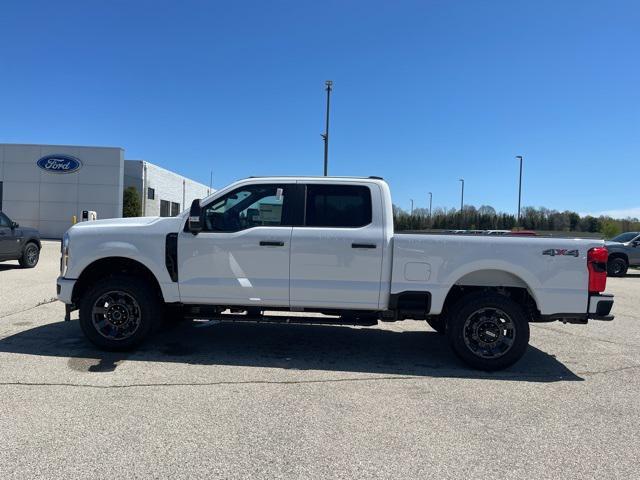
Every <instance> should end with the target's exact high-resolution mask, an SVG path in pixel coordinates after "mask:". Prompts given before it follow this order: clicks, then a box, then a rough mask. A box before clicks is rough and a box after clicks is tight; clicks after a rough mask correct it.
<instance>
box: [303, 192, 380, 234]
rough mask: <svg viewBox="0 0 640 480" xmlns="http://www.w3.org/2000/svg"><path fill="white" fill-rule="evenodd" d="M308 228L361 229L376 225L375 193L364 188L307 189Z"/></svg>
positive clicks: (306, 211)
mask: <svg viewBox="0 0 640 480" xmlns="http://www.w3.org/2000/svg"><path fill="white" fill-rule="evenodd" d="M305 203H306V208H305V222H304V224H305V226H307V227H337V228H358V227H364V226H366V225H369V224H370V223H371V221H372V207H371V190H370V189H369V187H366V186H363V185H314V184H308V185H307V193H306V202H305Z"/></svg>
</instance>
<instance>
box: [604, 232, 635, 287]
mask: <svg viewBox="0 0 640 480" xmlns="http://www.w3.org/2000/svg"><path fill="white" fill-rule="evenodd" d="M606 245H607V250H609V262H608V263H607V274H608V275H609V276H610V277H622V276H624V275H625V274H626V273H627V269H628V268H629V267H638V266H640V232H626V233H621V234H620V235H618V236H617V237H614V238H612V239H611V240H610V241H609V242H606Z"/></svg>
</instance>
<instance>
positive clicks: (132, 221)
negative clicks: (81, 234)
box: [71, 217, 172, 230]
mask: <svg viewBox="0 0 640 480" xmlns="http://www.w3.org/2000/svg"><path fill="white" fill-rule="evenodd" d="M171 218H172V217H168V218H166V217H129V218H106V219H104V220H92V221H90V222H78V223H76V224H75V225H74V226H73V227H71V228H72V229H74V230H77V229H83V228H95V227H143V226H145V225H150V224H152V223H156V222H161V221H163V220H170V219H171Z"/></svg>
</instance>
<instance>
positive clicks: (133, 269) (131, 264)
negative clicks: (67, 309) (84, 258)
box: [71, 256, 164, 304]
mask: <svg viewBox="0 0 640 480" xmlns="http://www.w3.org/2000/svg"><path fill="white" fill-rule="evenodd" d="M115 274H125V275H131V276H136V277H139V278H142V279H144V280H145V281H147V282H149V284H150V285H151V286H152V287H153V289H154V291H155V292H156V293H157V295H158V297H159V298H160V300H161V301H164V295H163V292H162V288H161V287H160V283H159V282H158V279H157V278H156V276H155V275H154V274H153V272H152V271H151V269H149V267H147V266H146V265H144V264H143V263H141V262H139V261H137V260H134V259H131V258H127V257H116V256H114V257H103V258H100V259H98V260H94V261H93V262H91V263H90V264H89V265H87V266H86V267H85V268H84V269H83V270H82V273H81V274H80V276H79V277H78V279H77V280H76V282H75V284H74V286H73V292H72V293H71V300H72V302H73V303H75V304H77V303H78V300H79V298H81V297H82V295H83V294H84V292H85V291H86V290H87V288H88V287H89V286H91V285H92V284H93V283H94V282H95V281H96V280H98V279H100V278H104V277H107V276H110V275H115Z"/></svg>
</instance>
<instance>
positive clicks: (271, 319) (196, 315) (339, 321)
mask: <svg viewBox="0 0 640 480" xmlns="http://www.w3.org/2000/svg"><path fill="white" fill-rule="evenodd" d="M184 317H185V318H189V319H198V320H217V321H220V322H252V323H297V324H316V325H354V326H366V327H371V326H374V325H377V324H378V320H377V318H357V317H303V316H295V315H257V316H255V315H244V314H234V313H218V314H215V313H213V312H212V314H207V312H204V311H203V312H190V311H185V313H184Z"/></svg>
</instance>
